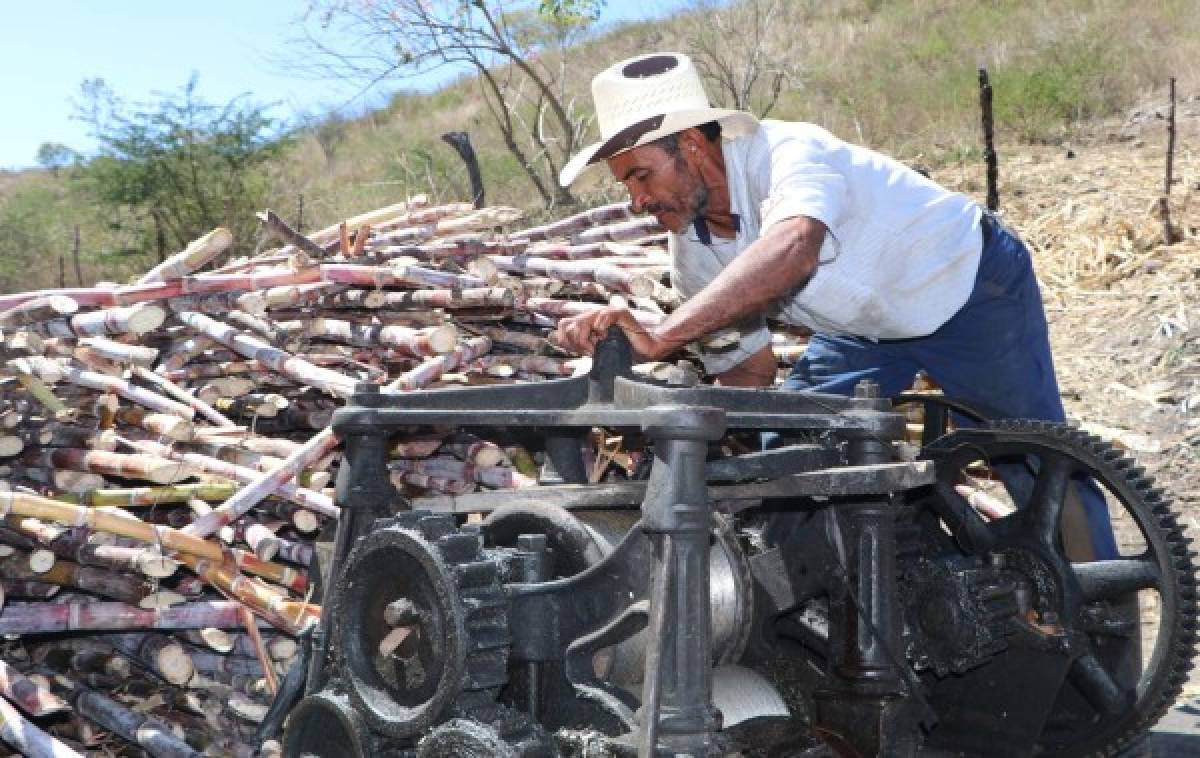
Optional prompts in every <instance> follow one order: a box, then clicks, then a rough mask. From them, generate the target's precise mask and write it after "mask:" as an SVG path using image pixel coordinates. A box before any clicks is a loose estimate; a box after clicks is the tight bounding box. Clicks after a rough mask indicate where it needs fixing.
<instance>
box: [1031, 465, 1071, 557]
mask: <svg viewBox="0 0 1200 758" xmlns="http://www.w3.org/2000/svg"><path fill="white" fill-rule="evenodd" d="M1041 464H1042V465H1041V467H1040V469H1039V471H1038V474H1037V481H1036V482H1035V483H1034V485H1033V494H1032V495H1031V496H1030V498H1029V504H1028V505H1027V506H1025V507H1026V511H1027V515H1026V518H1028V519H1029V520H1030V526H1031V527H1032V531H1033V533H1034V534H1035V535H1036V536H1037V538H1038V540H1039V541H1040V542H1041V543H1042V544H1043V545H1048V546H1053V545H1054V544H1055V542H1056V540H1057V539H1058V530H1059V522H1060V521H1061V519H1062V511H1063V503H1064V502H1065V501H1066V497H1067V486H1068V485H1069V484H1070V482H1071V472H1072V470H1073V468H1074V467H1073V466H1072V465H1071V459H1070V458H1068V457H1066V456H1065V455H1043V456H1042V458H1041Z"/></svg>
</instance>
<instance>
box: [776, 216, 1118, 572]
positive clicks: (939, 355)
mask: <svg viewBox="0 0 1200 758" xmlns="http://www.w3.org/2000/svg"><path fill="white" fill-rule="evenodd" d="M983 229H984V232H983V253H982V256H981V258H980V262H979V271H978V273H977V274H976V277H975V287H974V289H973V290H972V292H971V296H970V298H969V299H968V300H967V302H966V304H965V305H963V307H962V308H961V309H959V311H958V313H956V314H954V316H953V317H951V318H950V320H949V321H947V322H946V323H945V324H943V325H942V326H941V327H940V328H939V329H938V330H937V331H935V332H934V333H933V334H930V335H928V336H926V337H915V338H912V339H903V340H880V341H878V342H876V341H872V340H867V339H861V338H856V337H834V336H829V335H824V334H814V335H813V336H812V338H811V339H810V340H809V343H808V349H807V351H806V352H805V354H804V355H803V356H801V357H800V359H799V360H798V361H796V364H795V366H793V368H792V373H791V375H790V376H789V377H788V378H787V379H786V380H785V381H784V383H783V386H784V387H785V388H787V389H794V390H808V391H814V392H829V393H833V394H838V395H851V394H853V392H854V385H855V384H857V383H858V381H859V380H860V379H873V380H875V381H876V382H878V383H879V385H880V387H881V391H882V393H883V394H884V396H886V397H890V396H892V395H895V394H897V393H900V392H903V391H905V390H907V389H908V388H909V387H910V386H911V385H912V381H913V376H914V375H915V374H916V373H917V371H918V370H919V369H924V370H925V371H926V372H927V373H928V374H929V375H930V376H931V377H932V378H933V380H934V381H936V382H937V383H938V384H939V385H940V386H941V387H942V389H943V390H945V393H946V395H947V397H951V398H954V399H956V400H962V401H964V402H966V403H968V404H971V405H975V406H977V407H979V408H980V409H981V410H985V411H988V412H989V413H993V414H995V415H996V416H997V417H999V418H1019V419H1042V420H1046V421H1060V422H1061V421H1063V420H1065V414H1064V413H1063V407H1062V400H1061V398H1060V397H1059V392H1058V381H1057V379H1056V378H1055V375H1054V361H1053V359H1052V358H1051V355H1050V340H1049V335H1048V332H1047V328H1046V314H1045V311H1044V310H1043V309H1042V297H1041V292H1040V291H1039V289H1038V284H1037V279H1036V278H1035V276H1034V273H1033V263H1032V261H1031V259H1030V255H1029V250H1028V248H1026V247H1025V244H1024V243H1023V242H1022V241H1021V240H1020V239H1019V238H1018V237H1017V236H1016V235H1014V234H1012V233H1011V232H1009V231H1008V230H1007V229H1006V228H1005V227H1004V226H1003V225H1001V224H1000V223H999V222H998V221H996V220H995V219H994V218H993V217H991V216H990V215H986V214H985V216H984V224H983ZM1080 490H1081V495H1082V500H1083V503H1084V508H1085V510H1086V511H1087V515H1088V523H1089V527H1090V530H1091V537H1092V546H1093V549H1094V550H1095V553H1096V557H1097V558H1115V557H1117V555H1118V551H1117V547H1116V542H1115V540H1114V539H1113V533H1112V525H1111V523H1110V521H1109V517H1108V508H1107V506H1106V505H1105V502H1104V496H1103V494H1101V492H1100V491H1099V489H1097V488H1096V486H1095V485H1094V484H1093V483H1092V482H1091V480H1087V481H1086V483H1085V484H1083V485H1082V486H1081V487H1080Z"/></svg>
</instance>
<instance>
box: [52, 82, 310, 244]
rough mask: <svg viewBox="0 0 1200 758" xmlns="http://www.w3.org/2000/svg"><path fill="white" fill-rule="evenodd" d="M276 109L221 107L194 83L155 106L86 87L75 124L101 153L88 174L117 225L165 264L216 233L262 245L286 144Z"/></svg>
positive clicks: (241, 101)
mask: <svg viewBox="0 0 1200 758" xmlns="http://www.w3.org/2000/svg"><path fill="white" fill-rule="evenodd" d="M268 110H269V106H264V105H258V104H255V103H252V102H249V101H247V100H246V99H245V97H244V96H242V97H237V98H234V99H233V100H231V101H229V102H228V103H225V104H224V105H214V104H211V103H208V102H206V101H204V100H203V99H201V98H200V96H199V95H198V94H197V92H196V78H195V77H194V76H193V77H192V79H191V81H189V82H188V83H187V85H185V86H184V87H183V89H182V90H181V91H179V92H178V93H175V94H164V95H161V96H160V99H159V100H158V101H157V102H154V103H149V104H129V103H126V102H124V101H123V100H121V99H120V98H118V97H117V96H116V95H115V94H114V93H113V92H112V90H111V89H110V88H109V87H108V86H107V84H105V82H104V81H103V80H102V79H91V80H87V81H85V82H83V84H82V86H81V98H80V100H79V101H78V102H77V103H76V117H77V118H79V119H80V120H82V121H83V122H84V123H86V124H87V125H88V127H89V128H90V130H91V133H92V136H93V137H94V138H95V140H96V142H97V144H98V145H99V149H98V151H97V153H96V155H95V156H94V157H92V158H91V159H90V160H88V161H87V162H86V163H85V164H84V165H83V168H82V170H81V176H82V180H83V181H85V182H86V183H87V184H88V185H89V187H90V188H91V190H92V191H93V192H94V193H95V196H96V198H97V199H98V200H99V201H100V202H101V203H103V204H105V205H106V206H108V207H109V208H111V209H113V210H114V211H117V212H116V213H114V215H113V218H114V223H116V224H119V225H129V224H132V225H134V226H135V229H134V230H133V231H135V233H136V234H135V237H136V239H137V240H138V242H137V247H138V248H139V249H140V250H141V251H142V252H143V253H149V252H153V253H154V254H155V255H156V256H157V257H158V259H159V260H162V259H163V257H164V256H165V255H166V254H168V253H169V252H171V251H173V250H176V249H179V248H181V247H183V246H184V245H186V244H187V243H188V242H189V241H191V240H193V239H195V238H196V237H198V236H200V235H202V234H204V233H205V232H208V231H209V230H211V229H212V228H214V227H216V226H226V227H228V228H229V229H230V230H231V231H232V232H233V234H234V240H235V244H238V245H246V244H247V243H248V242H249V241H250V240H252V239H254V236H255V231H256V229H255V222H254V215H253V211H254V210H255V209H256V208H259V207H261V206H262V205H263V204H264V199H265V197H266V193H267V188H268V184H267V173H266V172H267V168H268V164H269V162H270V161H271V160H272V159H273V158H275V157H276V156H277V155H279V154H280V152H281V151H282V149H283V148H284V146H285V144H286V142H287V140H286V138H284V137H283V136H281V134H280V133H279V127H280V125H279V124H278V123H277V122H276V121H275V120H274V119H272V118H270V117H269V116H268V115H267V111H268Z"/></svg>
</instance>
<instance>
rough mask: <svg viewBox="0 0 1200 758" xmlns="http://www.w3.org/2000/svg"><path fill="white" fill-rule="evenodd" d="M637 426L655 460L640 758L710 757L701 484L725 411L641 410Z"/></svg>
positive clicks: (707, 512)
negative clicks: (652, 578)
mask: <svg viewBox="0 0 1200 758" xmlns="http://www.w3.org/2000/svg"><path fill="white" fill-rule="evenodd" d="M643 429H644V430H645V431H646V433H647V434H648V435H649V436H650V437H651V438H652V439H653V440H654V450H655V461H654V467H653V469H652V470H651V472H650V480H649V481H648V482H647V489H646V500H645V502H643V503H642V528H643V529H644V530H645V531H646V532H647V533H649V534H650V535H651V538H652V539H653V540H654V542H655V564H656V565H655V572H654V576H655V583H656V586H655V588H654V591H653V594H652V603H651V607H650V623H649V626H650V629H651V630H654V631H655V632H657V635H654V637H655V638H653V639H651V640H650V645H651V648H650V650H648V651H647V656H646V672H645V679H644V688H643V697H642V703H643V705H642V713H641V719H642V733H641V737H642V755H646V756H650V755H660V754H666V755H680V754H682V755H689V756H694V757H695V758H703V757H704V756H709V755H716V753H717V747H716V738H715V736H716V731H717V728H718V726H719V725H718V718H717V711H716V709H715V708H714V707H713V705H712V629H711V624H712V619H711V611H710V609H709V560H708V552H709V536H710V532H711V529H712V505H711V503H709V501H708V492H707V489H706V486H705V481H704V459H705V455H706V453H707V449H708V445H707V441H708V440H713V439H718V438H719V437H720V436H721V435H722V434H723V433H724V430H725V413H724V411H723V410H720V409H716V408H697V407H691V406H686V407H685V406H673V407H655V408H650V409H647V412H646V421H645V422H644V423H643Z"/></svg>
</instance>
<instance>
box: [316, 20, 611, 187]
mask: <svg viewBox="0 0 1200 758" xmlns="http://www.w3.org/2000/svg"><path fill="white" fill-rule="evenodd" d="M601 4H602V0H542V2H541V3H540V5H532V4H530V3H529V2H528V1H526V2H522V1H521V0H352V1H347V0H312V2H311V5H310V8H311V12H310V14H309V16H308V17H307V19H308V23H305V24H304V25H303V28H304V31H305V40H304V44H303V45H302V49H303V61H302V62H300V63H297V64H296V65H295V68H298V69H300V70H302V71H307V72H308V73H316V74H320V75H324V76H333V77H336V78H340V79H350V80H354V81H358V82H361V83H362V85H363V87H364V89H366V88H369V87H372V86H374V85H376V84H378V83H380V82H382V81H384V80H387V79H407V78H412V77H414V76H420V75H422V74H426V73H429V72H431V71H435V70H437V69H442V68H447V67H448V68H451V69H464V68H465V69H467V70H473V71H474V72H475V73H476V74H478V82H479V87H480V90H481V92H482V94H483V98H484V101H485V102H486V104H487V106H488V111H489V113H490V115H491V116H492V120H493V122H494V123H495V125H496V126H497V128H498V129H499V130H500V135H501V138H502V139H503V141H504V144H505V147H506V148H507V149H508V151H509V152H510V153H511V154H512V156H513V157H514V158H515V159H516V160H517V163H518V164H519V165H520V166H521V169H522V170H523V171H524V173H525V175H526V176H527V177H528V179H529V181H530V183H531V184H533V186H534V188H535V189H536V190H537V192H538V195H539V196H540V197H541V199H542V201H543V203H544V204H545V205H546V206H547V207H551V206H554V205H557V204H564V203H572V202H574V198H573V197H572V196H571V194H570V193H569V192H568V191H567V190H566V189H563V188H560V187H559V186H558V182H557V175H558V171H559V168H560V167H561V166H562V164H563V163H564V162H565V161H566V160H567V159H568V158H569V157H570V155H571V154H572V153H573V152H574V151H575V149H576V147H577V146H578V145H579V143H580V142H581V140H582V138H583V133H584V130H585V127H586V119H585V118H583V117H582V116H579V115H577V114H576V113H575V112H574V109H573V107H572V105H571V104H570V103H569V102H568V101H567V99H566V98H565V96H564V90H563V78H564V74H565V72H566V68H565V66H566V63H565V56H566V55H567V52H566V51H567V47H568V43H569V42H571V41H573V39H574V38H575V36H576V35H578V34H579V33H580V32H581V31H582V30H583V29H584V28H586V26H587V25H588V24H589V23H591V22H592V21H594V20H595V18H596V16H597V14H598V11H599V8H600V7H601ZM314 21H315V22H316V23H315V25H314V23H313V22H314ZM314 26H315V28H314ZM333 40H353V44H352V45H345V44H344V43H339V42H335V41H333Z"/></svg>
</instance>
